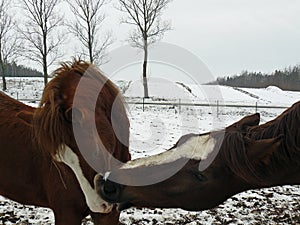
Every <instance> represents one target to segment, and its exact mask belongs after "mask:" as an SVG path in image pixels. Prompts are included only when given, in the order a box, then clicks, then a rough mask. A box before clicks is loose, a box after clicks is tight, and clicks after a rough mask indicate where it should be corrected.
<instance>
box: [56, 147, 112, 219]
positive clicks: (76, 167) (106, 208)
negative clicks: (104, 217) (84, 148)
mask: <svg viewBox="0 0 300 225" xmlns="http://www.w3.org/2000/svg"><path fill="white" fill-rule="evenodd" d="M62 152H63V153H59V155H57V156H56V157H55V160H57V161H58V162H63V163H65V164H66V165H68V166H69V167H70V168H71V169H72V171H73V172H74V174H75V176H76V178H77V180H78V182H79V184H80V188H81V190H82V192H83V194H84V196H85V199H86V203H87V205H88V207H89V208H90V210H91V211H93V212H96V213H109V212H110V211H111V210H112V207H113V206H112V205H111V204H109V203H108V202H106V201H104V200H103V199H102V198H101V197H100V196H99V195H98V194H97V192H96V191H95V190H94V189H93V188H92V187H91V185H90V183H89V181H88V180H87V179H86V178H85V176H84V174H83V172H82V169H81V167H80V163H79V158H78V156H77V155H76V154H75V153H74V152H73V151H72V150H71V149H70V148H69V147H68V146H66V145H64V146H63V151H62Z"/></svg>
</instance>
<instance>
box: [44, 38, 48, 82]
mask: <svg viewBox="0 0 300 225" xmlns="http://www.w3.org/2000/svg"><path fill="white" fill-rule="evenodd" d="M43 39H44V40H43V42H44V53H43V73H44V84H45V86H46V84H47V83H48V68H47V37H46V34H45V33H44V34H43Z"/></svg>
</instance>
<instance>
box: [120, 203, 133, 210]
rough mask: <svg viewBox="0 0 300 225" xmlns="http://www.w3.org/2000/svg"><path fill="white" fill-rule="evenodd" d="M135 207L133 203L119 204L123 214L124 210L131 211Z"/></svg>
mask: <svg viewBox="0 0 300 225" xmlns="http://www.w3.org/2000/svg"><path fill="white" fill-rule="evenodd" d="M132 206H133V204H132V203H131V202H122V203H119V204H118V210H119V211H120V212H121V211H123V210H126V209H129V208H131V207H132Z"/></svg>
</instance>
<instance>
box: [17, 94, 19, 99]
mask: <svg viewBox="0 0 300 225" xmlns="http://www.w3.org/2000/svg"><path fill="white" fill-rule="evenodd" d="M17 100H19V92H17Z"/></svg>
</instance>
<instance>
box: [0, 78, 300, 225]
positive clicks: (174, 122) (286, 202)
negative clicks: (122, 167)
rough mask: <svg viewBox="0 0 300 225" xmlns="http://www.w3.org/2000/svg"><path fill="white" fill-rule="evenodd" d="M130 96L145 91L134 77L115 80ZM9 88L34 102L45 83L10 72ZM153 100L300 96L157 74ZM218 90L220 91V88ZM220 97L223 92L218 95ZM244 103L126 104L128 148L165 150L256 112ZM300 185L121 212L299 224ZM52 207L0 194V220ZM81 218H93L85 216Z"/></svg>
mask: <svg viewBox="0 0 300 225" xmlns="http://www.w3.org/2000/svg"><path fill="white" fill-rule="evenodd" d="M116 83H117V84H118V85H119V86H120V89H121V90H122V91H123V92H124V95H125V96H126V99H127V100H128V101H131V102H135V101H140V99H138V98H137V97H139V96H141V95H142V93H143V89H142V84H141V83H138V82H129V81H118V82H116ZM8 88H9V90H8V92H7V94H9V95H11V96H13V97H15V98H19V99H31V100H30V102H27V103H29V104H31V105H36V104H37V103H38V102H37V101H32V100H33V99H39V98H40V96H41V92H42V89H43V79H39V78H38V79H37V78H9V79H8ZM149 93H150V96H151V97H152V99H150V100H147V101H150V102H151V101H153V102H174V101H177V100H178V99H182V102H185V101H191V102H198V103H207V102H209V103H211V102H215V101H220V102H224V103H225V104H235V105H253V106H255V104H256V103H257V104H258V105H260V106H262V105H265V106H284V107H288V106H290V105H291V104H292V103H294V102H296V101H299V100H300V92H288V91H282V90H280V89H278V88H277V87H268V88H263V89H250V88H232V87H225V86H211V85H190V84H180V83H171V82H167V83H163V82H160V81H158V80H155V81H154V82H153V83H151V82H150V84H149ZM218 93H219V94H218ZM219 97H221V98H219ZM257 110H258V111H259V112H260V113H261V121H262V122H266V121H269V120H271V119H273V118H275V117H276V116H277V115H279V114H280V113H281V112H282V111H283V110H284V108H279V109H278V108H274V109H272V108H258V109H257ZM255 111H256V109H255V108H248V107H220V108H219V109H217V108H216V107H209V106H206V107H202V106H201V107H200V106H181V107H180V109H179V107H178V106H176V105H174V106H173V105H146V106H145V108H144V111H143V107H142V105H140V104H130V105H128V115H129V118H130V122H131V142H130V151H131V154H132V156H133V158H138V157H143V156H147V155H151V154H156V153H158V152H162V151H165V150H166V149H169V148H170V147H172V145H173V144H175V142H176V141H177V140H178V138H179V137H181V136H182V135H183V134H186V133H190V132H194V133H201V132H205V131H210V130H213V129H219V128H223V127H225V126H227V125H229V124H231V123H233V122H235V121H237V120H238V119H240V118H242V117H243V116H245V115H248V114H251V113H254V112H255ZM299 215H300V187H299V186H285V187H274V188H269V189H262V190H251V191H247V192H244V193H241V194H238V195H236V196H234V197H232V198H230V199H228V200H227V201H226V202H224V203H223V204H222V205H220V206H218V207H216V208H214V209H212V210H205V211H202V212H187V211H184V210H180V209H154V210H149V209H135V208H133V209H128V210H126V211H123V212H122V213H121V222H122V223H124V224H128V225H129V224H147V225H150V224H161V225H163V224H189V225H196V224H300V216H299ZM53 221H54V218H53V214H52V212H51V210H48V209H44V208H37V207H33V206H24V205H20V204H18V203H15V202H12V201H10V200H8V199H5V198H2V197H1V196H0V224H53ZM84 224H91V222H90V221H89V219H87V220H86V221H85V222H84Z"/></svg>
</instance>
